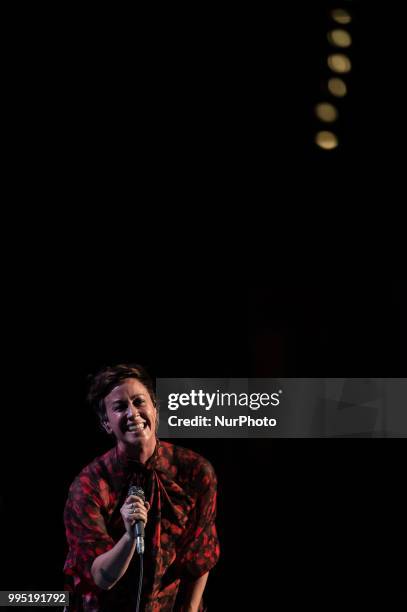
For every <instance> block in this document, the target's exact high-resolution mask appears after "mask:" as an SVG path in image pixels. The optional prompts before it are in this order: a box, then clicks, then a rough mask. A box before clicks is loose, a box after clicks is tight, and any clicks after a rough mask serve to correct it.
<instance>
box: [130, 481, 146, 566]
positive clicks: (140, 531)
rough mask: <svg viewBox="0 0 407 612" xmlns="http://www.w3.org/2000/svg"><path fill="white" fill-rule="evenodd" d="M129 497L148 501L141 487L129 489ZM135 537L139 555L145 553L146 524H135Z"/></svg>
mask: <svg viewBox="0 0 407 612" xmlns="http://www.w3.org/2000/svg"><path fill="white" fill-rule="evenodd" d="M127 495H136V496H137V497H140V499H142V500H143V502H145V501H146V496H145V495H144V491H143V489H142V488H141V487H136V486H134V485H133V486H131V487H130V488H129V492H128V494H127ZM134 537H135V539H136V548H137V552H138V554H139V555H142V554H143V553H144V522H143V521H136V522H135V523H134Z"/></svg>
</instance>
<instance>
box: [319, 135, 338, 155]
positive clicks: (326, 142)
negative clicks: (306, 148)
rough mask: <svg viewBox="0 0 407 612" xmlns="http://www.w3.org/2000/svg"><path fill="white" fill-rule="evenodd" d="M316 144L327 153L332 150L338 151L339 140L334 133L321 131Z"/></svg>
mask: <svg viewBox="0 0 407 612" xmlns="http://www.w3.org/2000/svg"><path fill="white" fill-rule="evenodd" d="M315 142H316V144H317V145H318V146H319V147H321V149H325V150H326V151H331V150H332V149H336V147H337V146H338V139H337V137H336V135H335V134H334V133H333V132H328V131H324V130H323V131H321V132H318V133H317V135H316V136H315Z"/></svg>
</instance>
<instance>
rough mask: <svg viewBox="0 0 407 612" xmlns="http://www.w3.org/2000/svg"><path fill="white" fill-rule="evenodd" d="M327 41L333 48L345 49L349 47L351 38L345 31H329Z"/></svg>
mask: <svg viewBox="0 0 407 612" xmlns="http://www.w3.org/2000/svg"><path fill="white" fill-rule="evenodd" d="M328 40H329V42H330V43H331V45H333V46H335V47H342V48H343V49H345V48H346V47H350V46H351V44H352V37H351V35H350V34H349V32H347V31H346V30H341V29H337V30H331V31H330V32H328Z"/></svg>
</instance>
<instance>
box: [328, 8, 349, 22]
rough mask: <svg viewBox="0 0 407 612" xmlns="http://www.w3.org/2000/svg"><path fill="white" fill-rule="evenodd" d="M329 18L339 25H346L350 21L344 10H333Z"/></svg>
mask: <svg viewBox="0 0 407 612" xmlns="http://www.w3.org/2000/svg"><path fill="white" fill-rule="evenodd" d="M331 16H332V19H333V20H334V21H336V23H340V24H341V25H346V24H348V23H351V21H352V17H351V16H350V14H349V13H348V11H345V9H334V10H333V11H332V12H331Z"/></svg>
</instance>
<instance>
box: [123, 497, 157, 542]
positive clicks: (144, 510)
mask: <svg viewBox="0 0 407 612" xmlns="http://www.w3.org/2000/svg"><path fill="white" fill-rule="evenodd" d="M149 510H150V504H149V503H148V502H143V500H142V499H141V498H140V497H138V496H136V495H129V496H128V497H127V499H126V501H125V502H124V504H123V506H122V507H121V508H120V514H121V515H122V519H123V522H124V526H125V527H126V531H127V533H128V534H129V536H130V537H131V538H132V539H134V528H133V526H134V523H135V522H136V521H143V523H144V524H146V523H147V514H148V511H149Z"/></svg>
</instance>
